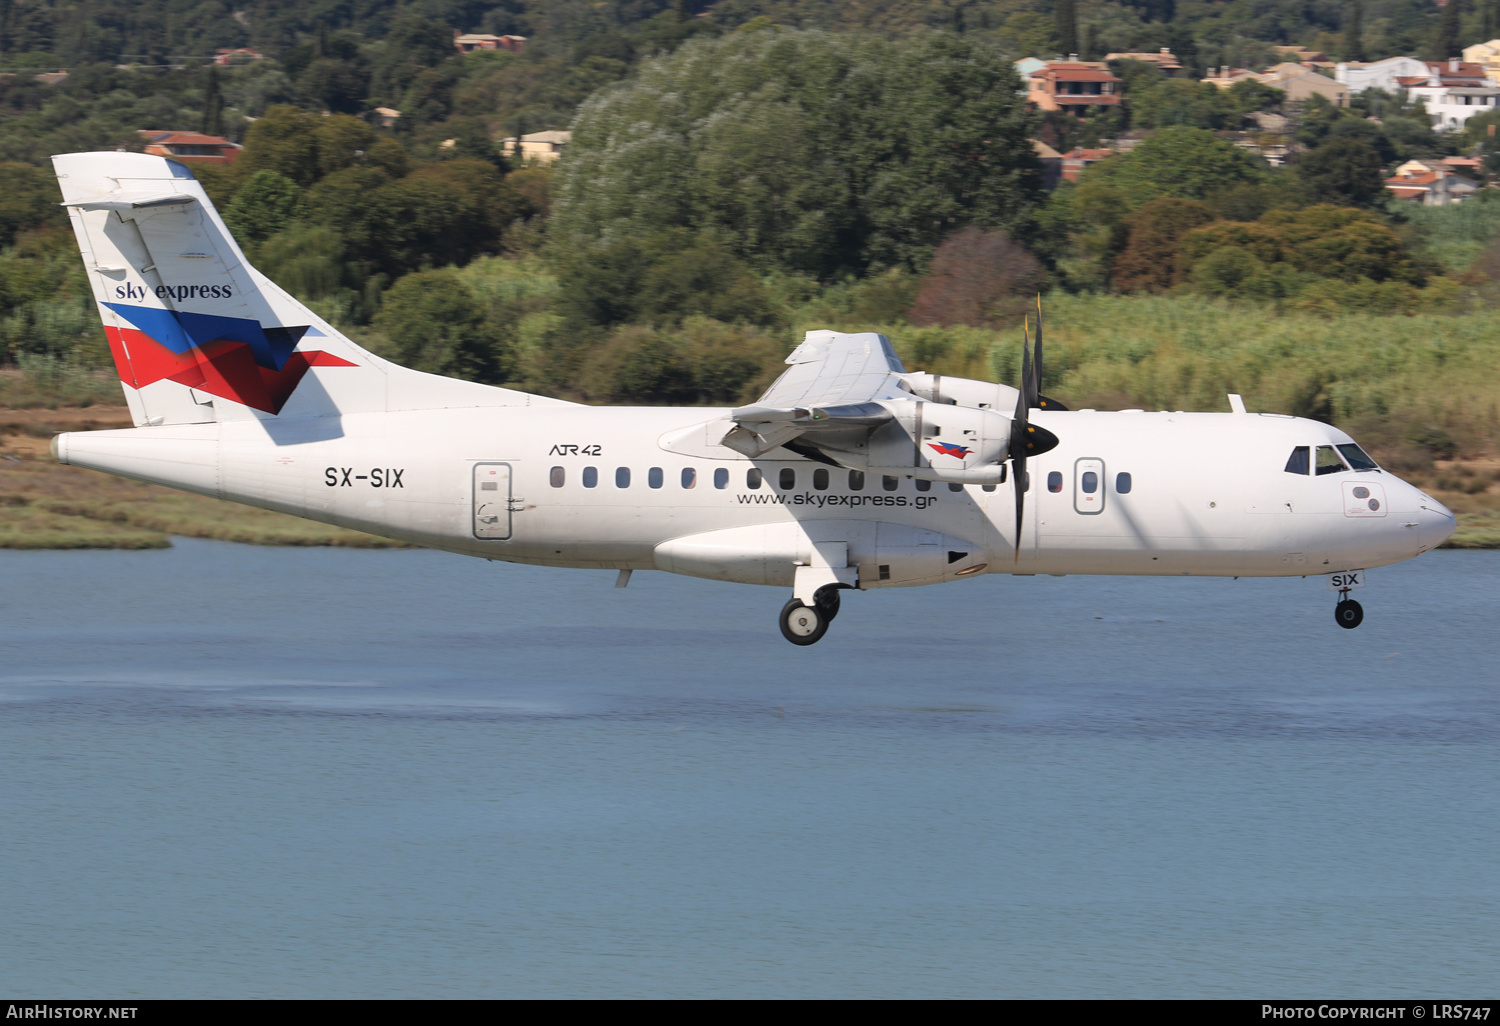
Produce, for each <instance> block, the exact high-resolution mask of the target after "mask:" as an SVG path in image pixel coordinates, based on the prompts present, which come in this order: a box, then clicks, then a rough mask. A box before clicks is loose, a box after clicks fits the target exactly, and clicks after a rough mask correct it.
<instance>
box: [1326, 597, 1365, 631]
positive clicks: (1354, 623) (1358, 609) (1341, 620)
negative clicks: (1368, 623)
mask: <svg viewBox="0 0 1500 1026" xmlns="http://www.w3.org/2000/svg"><path fill="white" fill-rule="evenodd" d="M1339 595H1340V596H1342V597H1341V598H1340V599H1339V602H1338V605H1336V606H1334V607H1333V619H1334V622H1335V623H1337V624H1338V625H1339V626H1340V627H1342V628H1344V629H1345V630H1349V631H1352V630H1354V628H1356V627H1358V626H1359V625H1360V624H1361V623H1363V622H1364V619H1365V609H1364V607H1363V606H1361V605H1360V604H1359V603H1358V602H1356V601H1354V600H1353V599H1352V598H1350V597H1349V591H1348V589H1347V588H1346V589H1345V590H1343V591H1341V592H1339Z"/></svg>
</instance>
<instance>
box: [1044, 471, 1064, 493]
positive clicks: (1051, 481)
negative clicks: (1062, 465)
mask: <svg viewBox="0 0 1500 1026" xmlns="http://www.w3.org/2000/svg"><path fill="white" fill-rule="evenodd" d="M1047 491H1049V492H1060V491H1062V472H1061V471H1057V470H1053V471H1049V472H1048V474H1047Z"/></svg>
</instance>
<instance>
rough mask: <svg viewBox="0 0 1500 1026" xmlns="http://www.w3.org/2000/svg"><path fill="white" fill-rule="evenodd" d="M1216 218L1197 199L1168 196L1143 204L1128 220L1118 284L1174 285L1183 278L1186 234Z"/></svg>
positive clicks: (1134, 288) (1127, 288)
mask: <svg viewBox="0 0 1500 1026" xmlns="http://www.w3.org/2000/svg"><path fill="white" fill-rule="evenodd" d="M1213 219H1214V215H1213V211H1211V210H1209V209H1208V207H1206V206H1204V205H1203V204H1202V203H1199V202H1198V201H1197V200H1190V199H1175V198H1172V197H1167V196H1164V197H1162V198H1161V199H1157V200H1152V201H1151V202H1150V203H1147V204H1146V205H1145V206H1143V207H1141V208H1140V209H1139V210H1137V211H1136V212H1135V213H1134V214H1132V215H1131V216H1130V218H1129V220H1128V221H1127V222H1126V224H1127V226H1128V227H1129V229H1130V241H1129V242H1127V243H1126V245H1125V250H1124V252H1122V253H1121V254H1120V255H1119V256H1118V257H1116V258H1115V265H1114V276H1115V287H1116V288H1118V289H1119V290H1120V291H1121V292H1163V291H1165V290H1166V289H1169V288H1171V287H1172V285H1173V284H1174V283H1175V282H1177V281H1180V280H1181V278H1182V274H1181V270H1182V269H1181V268H1180V267H1179V265H1178V249H1179V248H1180V246H1181V243H1182V238H1183V236H1185V235H1186V234H1187V233H1188V232H1190V231H1192V230H1193V229H1194V228H1201V227H1202V226H1203V225H1206V224H1209V223H1211V222H1212V221H1213Z"/></svg>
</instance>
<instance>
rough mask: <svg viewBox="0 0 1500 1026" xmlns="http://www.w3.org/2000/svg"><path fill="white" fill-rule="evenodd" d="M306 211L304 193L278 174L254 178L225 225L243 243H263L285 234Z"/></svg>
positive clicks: (232, 205) (236, 199) (237, 198)
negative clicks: (270, 238) (289, 226)
mask: <svg viewBox="0 0 1500 1026" xmlns="http://www.w3.org/2000/svg"><path fill="white" fill-rule="evenodd" d="M301 212H302V190H301V189H299V188H298V187H297V183H296V182H294V181H292V180H291V179H290V178H287V177H286V176H285V175H282V174H278V173H277V172H275V171H257V172H255V174H253V175H251V176H250V180H249V181H248V182H246V183H245V184H244V186H243V187H242V188H241V189H240V191H239V192H238V193H236V194H235V197H234V200H233V201H232V202H231V203H230V204H229V208H228V209H227V210H225V211H224V223H225V224H226V225H228V226H229V230H230V231H232V232H233V233H234V235H235V238H236V239H237V240H238V241H240V242H247V241H248V242H260V241H261V240H262V239H267V238H269V237H271V236H272V235H275V234H276V233H277V232H279V231H281V230H282V229H283V228H285V227H286V226H287V225H289V224H291V223H292V222H293V221H294V220H296V219H297V217H298V215H300V214H301Z"/></svg>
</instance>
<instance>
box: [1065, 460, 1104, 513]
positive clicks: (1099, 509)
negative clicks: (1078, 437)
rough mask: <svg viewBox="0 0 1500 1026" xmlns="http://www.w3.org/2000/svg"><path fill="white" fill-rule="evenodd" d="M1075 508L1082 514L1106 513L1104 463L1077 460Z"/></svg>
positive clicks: (1074, 470)
mask: <svg viewBox="0 0 1500 1026" xmlns="http://www.w3.org/2000/svg"><path fill="white" fill-rule="evenodd" d="M1073 508H1074V509H1076V510H1077V511H1078V512H1080V513H1103V512H1104V461H1103V460H1095V459H1082V460H1077V461H1075V462H1074V464H1073Z"/></svg>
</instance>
